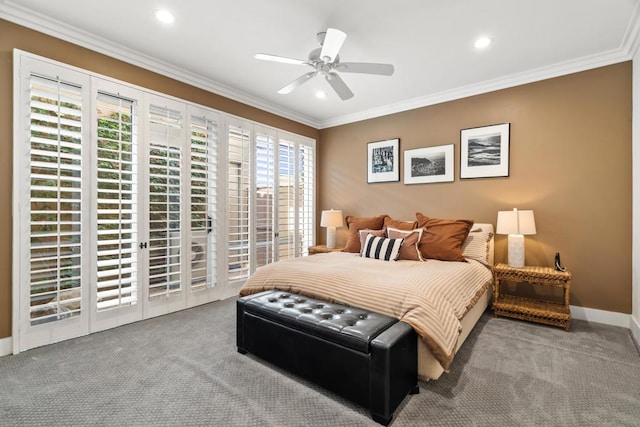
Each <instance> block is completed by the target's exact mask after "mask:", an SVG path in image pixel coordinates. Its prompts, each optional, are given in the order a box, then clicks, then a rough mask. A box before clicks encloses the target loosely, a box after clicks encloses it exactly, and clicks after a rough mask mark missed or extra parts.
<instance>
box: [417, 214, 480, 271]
mask: <svg viewBox="0 0 640 427" xmlns="http://www.w3.org/2000/svg"><path fill="white" fill-rule="evenodd" d="M416 219H417V220H418V226H419V227H424V229H425V230H424V232H423V233H422V239H420V254H421V255H422V258H423V259H427V258H432V259H439V260H442V261H463V262H464V261H465V259H464V257H463V256H462V243H463V242H464V239H466V238H467V236H468V235H469V231H470V230H471V227H472V226H473V221H472V220H468V219H438V218H429V217H428V216H425V215H423V214H421V213H417V214H416Z"/></svg>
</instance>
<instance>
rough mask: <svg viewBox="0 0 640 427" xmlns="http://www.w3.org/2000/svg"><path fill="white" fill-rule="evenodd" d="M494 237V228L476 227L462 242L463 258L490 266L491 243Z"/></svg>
mask: <svg viewBox="0 0 640 427" xmlns="http://www.w3.org/2000/svg"><path fill="white" fill-rule="evenodd" d="M492 237H493V229H492V227H485V228H483V227H479V226H476V225H474V226H473V227H472V228H471V231H470V232H469V235H468V236H467V238H466V239H465V240H464V242H462V256H463V257H465V258H467V259H474V260H476V261H479V262H481V263H483V264H486V265H489V242H490V241H491V238H492Z"/></svg>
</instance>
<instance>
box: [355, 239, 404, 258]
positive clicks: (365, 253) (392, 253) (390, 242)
mask: <svg viewBox="0 0 640 427" xmlns="http://www.w3.org/2000/svg"><path fill="white" fill-rule="evenodd" d="M403 240H404V239H387V238H386V237H376V236H374V235H372V234H369V235H368V236H367V239H366V240H365V242H364V247H363V249H362V257H363V258H373V259H379V260H382V261H395V260H397V259H398V255H399V254H400V247H401V246H402V241H403Z"/></svg>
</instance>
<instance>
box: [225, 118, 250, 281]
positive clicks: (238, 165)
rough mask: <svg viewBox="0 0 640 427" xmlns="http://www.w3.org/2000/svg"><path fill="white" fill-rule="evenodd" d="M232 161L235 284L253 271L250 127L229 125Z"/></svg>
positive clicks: (232, 272) (232, 277) (229, 199)
mask: <svg viewBox="0 0 640 427" xmlns="http://www.w3.org/2000/svg"><path fill="white" fill-rule="evenodd" d="M228 160H229V165H228V167H229V169H228V187H227V203H228V232H229V239H228V240H229V252H228V269H229V270H228V273H229V282H230V283H233V282H238V281H242V280H245V279H246V278H248V277H249V274H250V261H251V260H250V249H251V247H250V240H249V237H250V212H249V208H250V205H249V203H250V194H249V191H250V188H251V182H250V181H251V134H250V133H249V132H248V131H247V130H243V129H240V128H236V127H230V128H229V145H228Z"/></svg>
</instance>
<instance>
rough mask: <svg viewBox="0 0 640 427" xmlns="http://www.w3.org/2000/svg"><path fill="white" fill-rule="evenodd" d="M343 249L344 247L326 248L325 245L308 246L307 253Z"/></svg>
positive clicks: (321, 252)
mask: <svg viewBox="0 0 640 427" xmlns="http://www.w3.org/2000/svg"><path fill="white" fill-rule="evenodd" d="M343 249H344V247H339V248H333V249H329V248H327V245H315V246H309V255H315V254H326V253H329V252H338V251H341V250H343Z"/></svg>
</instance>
